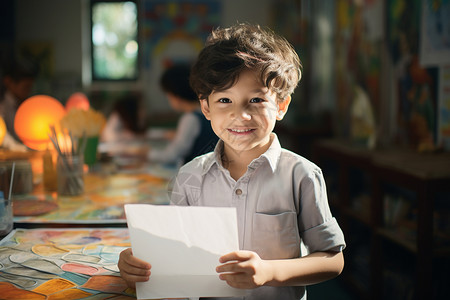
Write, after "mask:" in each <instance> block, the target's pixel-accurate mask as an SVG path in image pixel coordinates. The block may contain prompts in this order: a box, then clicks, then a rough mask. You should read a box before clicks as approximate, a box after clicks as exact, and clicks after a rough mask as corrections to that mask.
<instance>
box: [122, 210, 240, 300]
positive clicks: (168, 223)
mask: <svg viewBox="0 0 450 300" xmlns="http://www.w3.org/2000/svg"><path fill="white" fill-rule="evenodd" d="M125 213H126V216H127V223H128V229H129V233H130V240H131V247H132V249H133V255H135V256H136V257H138V258H140V259H142V260H144V261H147V262H149V263H150V264H151V265H152V269H151V272H152V274H151V276H150V280H149V281H147V282H138V283H137V284H136V292H137V297H138V299H159V298H177V297H233V296H243V295H245V290H242V289H235V288H232V287H230V286H229V285H227V284H226V282H225V281H222V280H220V279H219V276H218V273H217V272H216V270H215V269H216V267H217V266H218V265H219V264H220V263H219V257H220V256H222V255H224V254H226V253H229V252H232V251H236V250H239V241H238V230H237V217H236V209H235V208H229V207H200V206H160V205H151V204H127V205H125Z"/></svg>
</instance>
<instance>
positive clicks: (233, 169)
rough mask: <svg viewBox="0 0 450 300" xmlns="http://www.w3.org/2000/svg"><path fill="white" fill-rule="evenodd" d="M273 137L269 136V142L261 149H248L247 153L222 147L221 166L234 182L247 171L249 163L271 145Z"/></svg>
mask: <svg viewBox="0 0 450 300" xmlns="http://www.w3.org/2000/svg"><path fill="white" fill-rule="evenodd" d="M272 141H273V136H272V135H271V136H270V139H269V142H268V143H267V144H266V145H264V146H263V147H260V148H257V149H250V150H247V151H236V150H234V149H232V148H231V147H227V145H224V149H223V155H222V165H223V167H224V168H225V169H227V170H228V171H229V172H230V175H231V177H232V178H233V179H234V180H236V181H237V180H238V179H239V178H241V177H242V176H243V175H244V174H245V172H246V171H247V167H248V166H249V165H250V163H251V162H252V161H253V160H254V159H256V158H258V157H260V156H261V155H262V154H263V153H265V152H266V151H267V149H269V147H270V145H271V144H272Z"/></svg>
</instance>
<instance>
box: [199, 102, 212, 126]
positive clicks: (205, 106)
mask: <svg viewBox="0 0 450 300" xmlns="http://www.w3.org/2000/svg"><path fill="white" fill-rule="evenodd" d="M200 107H201V109H202V113H203V115H204V116H205V118H206V119H207V120H209V121H211V119H210V118H209V114H210V111H209V103H208V100H207V99H200Z"/></svg>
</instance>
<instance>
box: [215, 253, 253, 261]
mask: <svg viewBox="0 0 450 300" xmlns="http://www.w3.org/2000/svg"><path fill="white" fill-rule="evenodd" d="M252 255H253V252H251V251H244V250H241V251H234V252H230V253H227V254H225V255H222V256H221V257H220V258H219V261H220V262H221V263H226V262H228V261H232V260H238V261H243V260H248V259H250V258H251V257H252Z"/></svg>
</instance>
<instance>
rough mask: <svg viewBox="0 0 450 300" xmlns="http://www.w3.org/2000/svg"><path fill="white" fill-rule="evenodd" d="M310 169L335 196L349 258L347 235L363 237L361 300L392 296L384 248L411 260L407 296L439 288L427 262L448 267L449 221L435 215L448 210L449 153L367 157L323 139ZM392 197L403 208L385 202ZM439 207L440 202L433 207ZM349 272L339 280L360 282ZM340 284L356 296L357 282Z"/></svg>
mask: <svg viewBox="0 0 450 300" xmlns="http://www.w3.org/2000/svg"><path fill="white" fill-rule="evenodd" d="M313 161H314V162H315V163H316V164H317V165H318V166H321V167H323V170H324V171H323V172H324V174H327V175H328V177H331V180H330V181H331V183H332V184H331V186H332V187H333V195H334V196H337V199H335V198H334V197H333V203H332V206H333V210H335V211H336V214H337V216H338V217H339V218H340V219H339V220H338V221H340V224H342V225H341V226H342V230H343V231H344V234H345V235H348V237H349V249H348V251H352V249H353V248H354V247H355V245H352V244H351V242H350V237H351V234H352V232H355V231H357V230H358V229H361V230H364V231H367V234H366V235H365V236H366V237H367V238H366V240H365V241H363V242H364V243H366V244H367V246H368V247H369V249H370V250H369V256H370V259H369V266H368V268H369V287H368V291H366V293H365V295H364V296H365V297H364V298H366V297H368V298H369V299H380V298H382V296H383V295H385V294H386V293H389V292H390V289H392V286H391V285H389V283H387V282H384V281H383V277H384V276H383V274H385V272H386V271H389V270H388V268H389V267H388V266H387V265H385V263H386V259H387V258H389V255H390V252H389V249H390V248H389V247H387V246H388V245H385V244H384V243H383V242H389V243H391V244H392V245H396V246H398V247H399V248H398V249H396V250H398V251H400V252H399V253H398V255H400V256H409V255H411V258H410V259H409V261H408V264H410V265H413V266H414V268H413V269H412V270H410V271H408V272H406V273H405V274H406V276H407V277H408V279H409V280H411V282H412V284H413V286H414V292H411V293H414V295H413V296H414V297H415V298H418V299H426V298H428V296H429V291H430V290H431V289H432V287H433V285H436V284H443V281H442V278H441V277H440V276H439V274H435V273H434V272H433V270H434V267H433V261H434V259H445V260H446V261H449V262H450V260H449V257H450V239H449V238H448V232H447V231H448V228H449V226H448V223H446V222H447V221H444V220H446V219H447V218H448V216H449V215H450V213H443V212H442V211H439V208H440V207H442V204H443V205H444V206H445V207H446V208H447V209H448V210H450V203H449V202H448V201H447V200H448V196H447V195H448V194H449V193H450V153H448V152H447V153H445V152H441V153H418V152H416V151H413V150H411V149H404V148H403V149H400V148H395V149H387V148H385V149H373V150H372V149H367V148H364V147H358V146H357V145H354V144H352V143H351V142H349V141H345V140H339V139H329V140H320V141H317V142H316V143H314V152H313ZM327 167H328V169H327ZM390 194H391V195H392V194H393V195H394V197H399V196H401V197H402V199H403V197H404V199H405V200H406V201H405V202H404V203H403V202H396V201H391V202H386V199H388V198H386V196H388V195H390ZM391 198H392V197H391ZM437 199H444V200H443V201H441V203H439V202H438V201H436V200H437ZM388 200H389V199H388ZM394 200H395V199H394ZM336 201H337V203H336ZM402 201H403V200H402ZM399 203H400V204H401V205H400V204H399ZM389 204H391V206H390V207H389ZM437 211H439V212H440V214H436V212H437ZM333 213H334V212H333ZM439 218H440V219H439ZM355 222H356V223H357V224H354V223H355ZM361 225H362V226H361ZM353 250H354V249H353ZM350 253H351V252H350ZM394 259H396V258H394ZM353 272H355V270H353V269H350V268H349V269H348V270H347V274H343V275H345V277H346V279H348V278H349V276H352V277H353V279H356V281H358V279H359V278H358V272H355V274H352V273H353ZM346 281H348V282H350V284H351V286H352V287H354V289H355V290H358V289H359V288H358V287H357V286H358V284H357V283H356V284H355V282H353V281H355V280H346Z"/></svg>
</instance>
